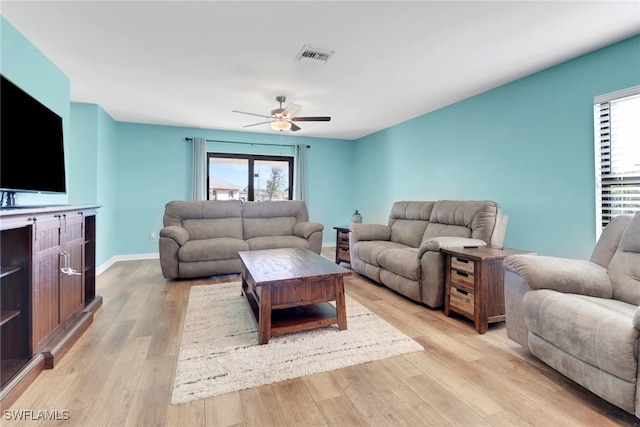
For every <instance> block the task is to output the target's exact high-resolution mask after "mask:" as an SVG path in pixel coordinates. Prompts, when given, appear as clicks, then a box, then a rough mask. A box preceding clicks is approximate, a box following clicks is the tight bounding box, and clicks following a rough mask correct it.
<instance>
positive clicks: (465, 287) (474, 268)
mask: <svg viewBox="0 0 640 427" xmlns="http://www.w3.org/2000/svg"><path fill="white" fill-rule="evenodd" d="M441 252H442V253H444V254H445V256H446V258H445V263H446V264H445V300H444V314H445V315H446V316H449V313H450V312H451V311H454V312H456V313H458V314H461V315H463V316H465V317H467V318H468V319H471V320H473V322H474V324H475V326H476V331H478V333H479V334H484V333H485V332H487V327H488V324H489V323H494V322H501V321H504V320H505V313H504V268H503V266H502V261H503V260H504V259H505V258H506V257H508V256H509V255H516V254H526V253H532V252H526V251H520V250H516V249H501V248H494V247H490V246H480V247H477V248H463V247H456V248H444V249H441Z"/></svg>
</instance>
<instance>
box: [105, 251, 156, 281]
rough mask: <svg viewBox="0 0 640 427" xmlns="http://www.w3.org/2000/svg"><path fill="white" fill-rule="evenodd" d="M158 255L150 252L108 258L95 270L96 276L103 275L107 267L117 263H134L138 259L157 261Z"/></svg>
mask: <svg viewBox="0 0 640 427" xmlns="http://www.w3.org/2000/svg"><path fill="white" fill-rule="evenodd" d="M159 258H160V254H159V253H158V252H152V253H149V254H131V255H116V256H113V257H111V258H109V259H108V260H107V261H106V262H104V263H103V264H101V265H100V266H98V267H97V268H96V276H99V275H101V274H102V273H104V272H105V271H106V270H107V269H108V268H109V267H111V266H112V265H113V264H115V263H116V262H118V261H135V260H139V259H159Z"/></svg>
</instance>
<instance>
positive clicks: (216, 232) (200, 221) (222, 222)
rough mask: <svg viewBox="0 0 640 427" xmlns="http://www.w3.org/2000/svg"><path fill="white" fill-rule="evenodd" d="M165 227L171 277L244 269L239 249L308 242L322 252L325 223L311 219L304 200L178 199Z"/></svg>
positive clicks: (166, 269)
mask: <svg viewBox="0 0 640 427" xmlns="http://www.w3.org/2000/svg"><path fill="white" fill-rule="evenodd" d="M163 225H164V228H163V229H162V230H160V242H159V246H160V267H161V268H162V274H163V276H164V277H165V278H166V279H176V278H181V279H182V278H196V277H205V276H212V275H218V274H230V273H238V272H240V271H242V263H241V261H240V258H239V257H238V252H239V251H251V250H258V249H277V248H307V249H310V250H312V251H314V252H316V253H318V254H319V253H320V250H321V248H322V231H323V229H324V226H323V225H322V224H319V223H316V222H309V213H308V211H307V206H306V204H305V203H304V202H303V201H299V200H286V201H271V202H244V203H242V202H240V201H238V200H211V201H172V202H169V203H167V204H166V206H165V212H164V217H163Z"/></svg>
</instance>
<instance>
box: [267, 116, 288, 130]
mask: <svg viewBox="0 0 640 427" xmlns="http://www.w3.org/2000/svg"><path fill="white" fill-rule="evenodd" d="M271 129H273V130H279V131H281V132H282V131H284V130H289V129H291V123H289V122H288V121H286V120H283V119H278V120H275V121H273V122H271Z"/></svg>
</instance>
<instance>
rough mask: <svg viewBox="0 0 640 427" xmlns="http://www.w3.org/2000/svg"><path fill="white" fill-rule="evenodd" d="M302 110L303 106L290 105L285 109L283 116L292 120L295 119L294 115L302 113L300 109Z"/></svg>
mask: <svg viewBox="0 0 640 427" xmlns="http://www.w3.org/2000/svg"><path fill="white" fill-rule="evenodd" d="M301 108H302V107H301V106H299V105H297V104H289V105H287V108H285V109H284V110H283V111H282V115H283V116H284V117H288V118H291V117H293V115H294V114H295V113H297V112H298V111H300V109H301Z"/></svg>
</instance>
